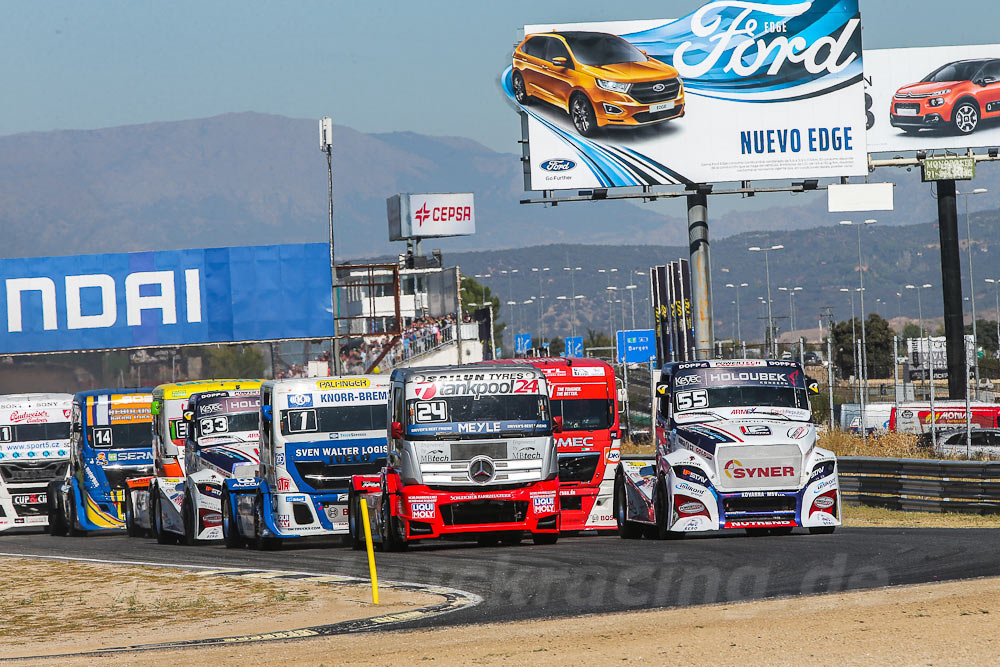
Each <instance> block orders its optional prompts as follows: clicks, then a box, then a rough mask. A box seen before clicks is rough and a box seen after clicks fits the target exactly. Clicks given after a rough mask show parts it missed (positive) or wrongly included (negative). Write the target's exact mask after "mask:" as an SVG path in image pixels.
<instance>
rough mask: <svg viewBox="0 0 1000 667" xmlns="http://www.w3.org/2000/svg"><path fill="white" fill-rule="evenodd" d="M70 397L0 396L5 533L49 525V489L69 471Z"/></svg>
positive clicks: (0, 517)
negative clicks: (27, 527)
mask: <svg viewBox="0 0 1000 667" xmlns="http://www.w3.org/2000/svg"><path fill="white" fill-rule="evenodd" d="M72 405H73V396H72V395H70V394H7V395H3V396H0V531H3V530H9V529H11V528H21V527H26V526H46V525H48V522H49V518H48V501H47V498H46V488H47V486H48V483H49V482H51V481H52V480H54V479H61V478H62V477H64V476H65V475H66V467H67V466H68V465H69V418H70V413H71V410H72Z"/></svg>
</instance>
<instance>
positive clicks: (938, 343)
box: [906, 334, 976, 380]
mask: <svg viewBox="0 0 1000 667" xmlns="http://www.w3.org/2000/svg"><path fill="white" fill-rule="evenodd" d="M906 351H907V354H909V356H910V379H911V380H920V379H927V373H928V369H929V368H933V372H934V377H936V378H946V377H948V351H947V347H946V339H945V337H944V336H928V337H927V338H907V339H906ZM975 359H976V346H975V343H974V342H973V339H972V335H971V334H966V336H965V363H966V364H967V365H968V367H969V368H970V369H971V368H973V367H974V366H975Z"/></svg>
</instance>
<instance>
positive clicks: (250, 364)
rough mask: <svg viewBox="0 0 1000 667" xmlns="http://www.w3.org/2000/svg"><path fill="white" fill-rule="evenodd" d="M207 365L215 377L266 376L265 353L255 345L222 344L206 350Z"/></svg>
mask: <svg viewBox="0 0 1000 667" xmlns="http://www.w3.org/2000/svg"><path fill="white" fill-rule="evenodd" d="M205 365H206V366H207V368H206V370H207V371H208V374H209V375H210V376H211V377H213V378H259V377H263V376H264V355H263V354H261V352H260V350H258V349H257V348H256V347H255V346H253V345H222V346H220V347H210V348H208V349H207V350H206V354H205Z"/></svg>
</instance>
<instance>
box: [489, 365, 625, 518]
mask: <svg viewBox="0 0 1000 667" xmlns="http://www.w3.org/2000/svg"><path fill="white" fill-rule="evenodd" d="M483 363H485V364H522V365H523V364H529V365H531V366H534V367H535V368H537V369H539V370H540V371H542V373H544V374H545V379H546V380H547V381H548V385H549V398H550V399H551V400H550V404H551V406H552V416H553V417H562V432H561V433H556V434H555V440H556V447H557V448H558V450H559V501H560V505H561V507H562V517H561V518H562V529H563V530H564V531H571V530H615V529H616V528H617V524H616V523H615V516H614V512H613V507H612V504H613V501H614V486H615V466H617V465H618V461H619V460H620V459H621V451H620V449H619V447H620V446H621V425H620V422H619V416H618V400H617V385H616V382H615V371H614V369H613V368H612V367H611V366H610V365H609V364H608V363H606V362H604V361H601V360H600V359H574V358H568V357H567V358H564V357H551V358H537V359H497V360H496V361H487V362H483Z"/></svg>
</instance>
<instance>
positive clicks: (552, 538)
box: [531, 533, 559, 545]
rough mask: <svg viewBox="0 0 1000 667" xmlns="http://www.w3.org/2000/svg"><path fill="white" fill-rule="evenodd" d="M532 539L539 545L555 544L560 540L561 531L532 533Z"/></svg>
mask: <svg viewBox="0 0 1000 667" xmlns="http://www.w3.org/2000/svg"><path fill="white" fill-rule="evenodd" d="M531 541H532V542H534V543H535V544H538V545H543V544H555V543H556V542H557V541H559V533H532V534H531Z"/></svg>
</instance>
